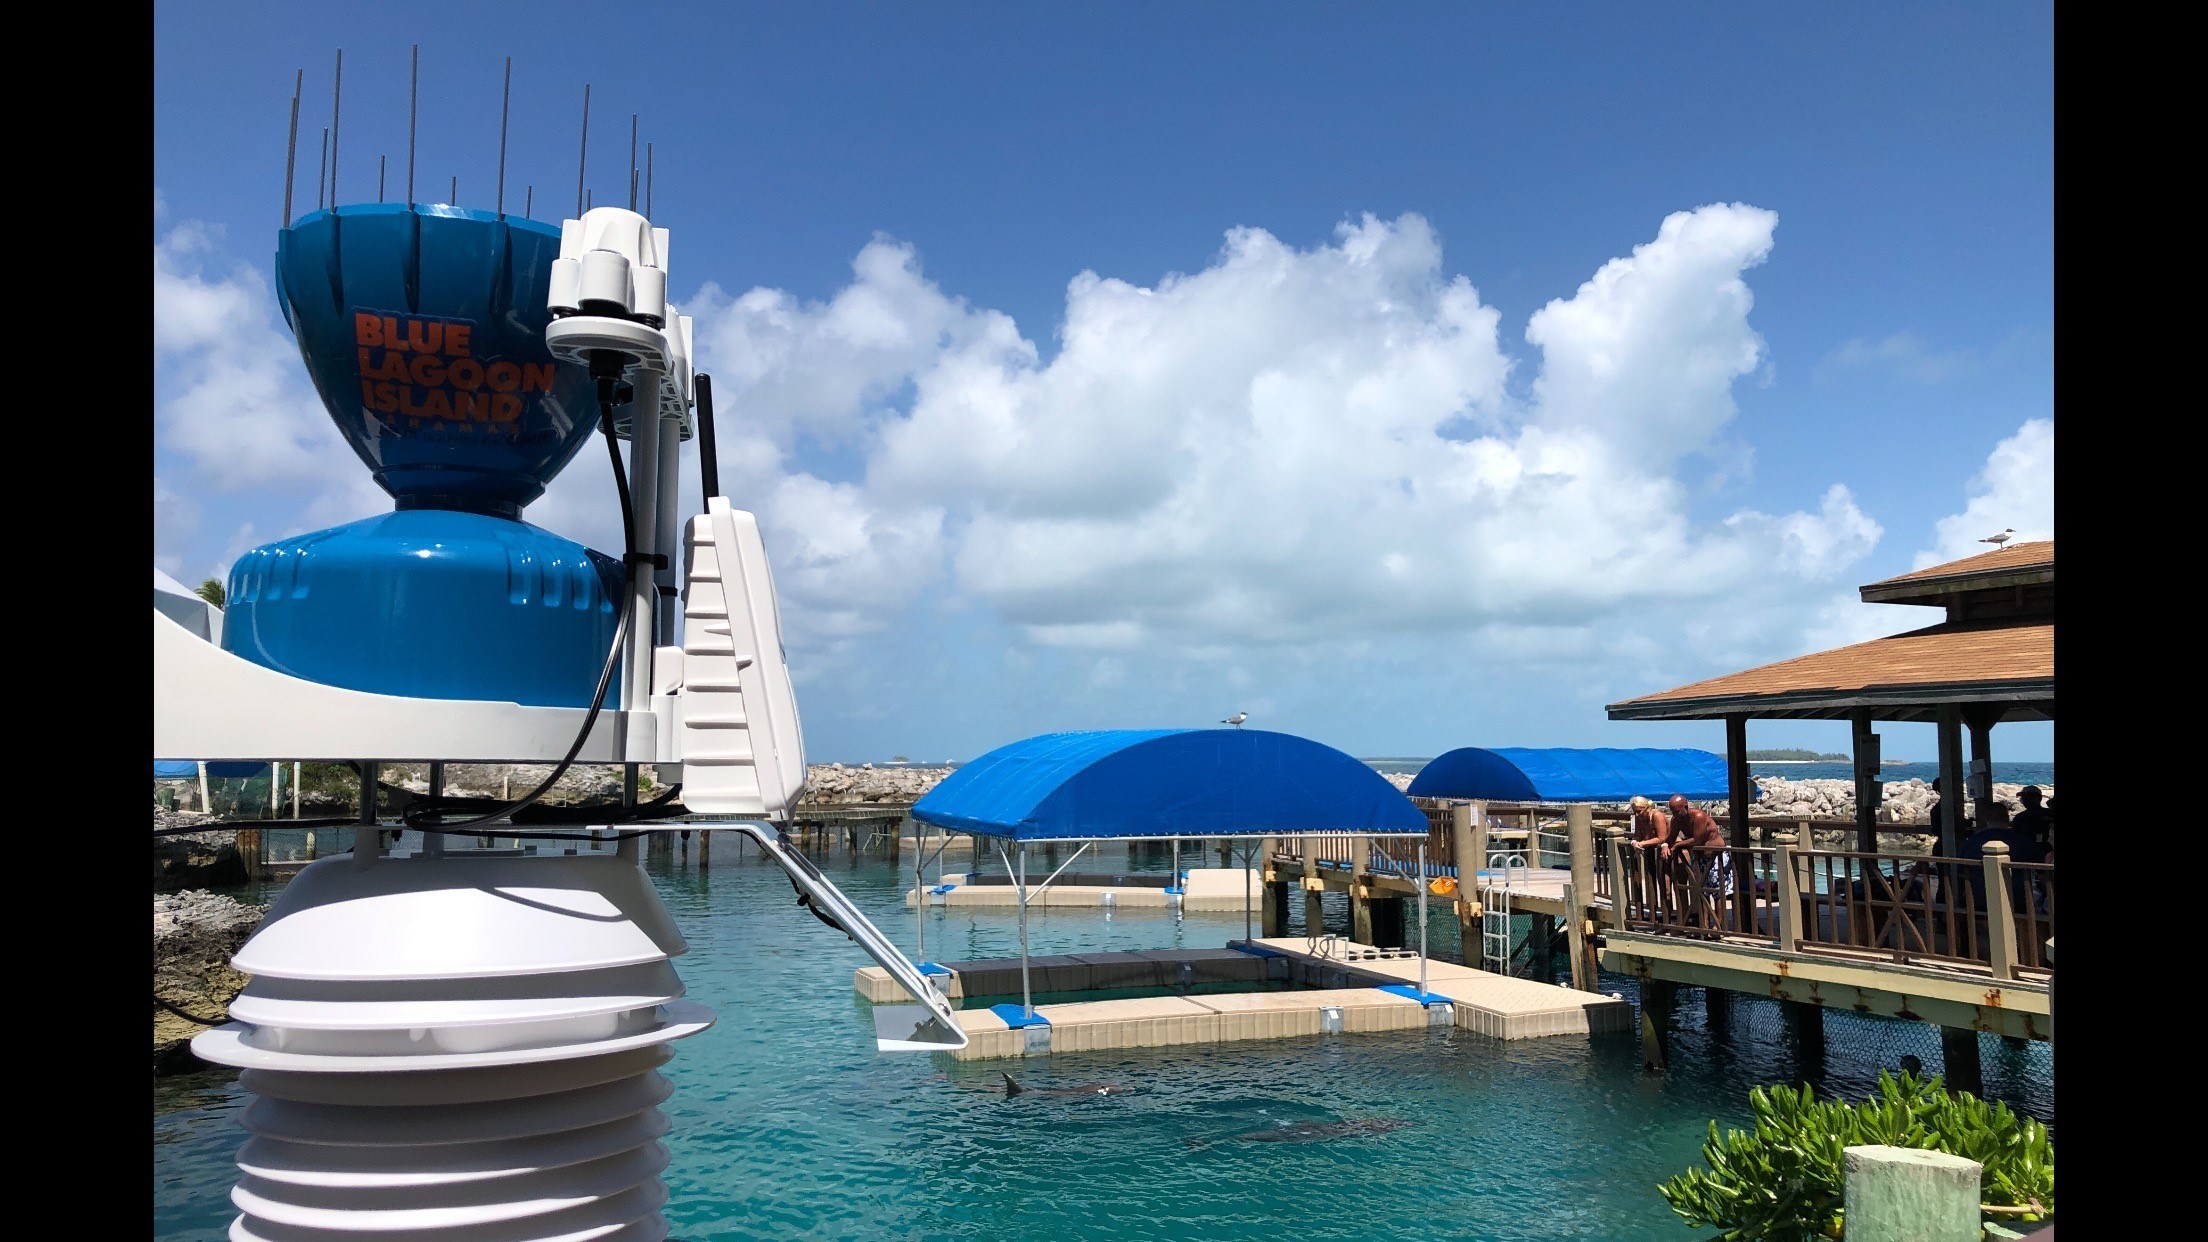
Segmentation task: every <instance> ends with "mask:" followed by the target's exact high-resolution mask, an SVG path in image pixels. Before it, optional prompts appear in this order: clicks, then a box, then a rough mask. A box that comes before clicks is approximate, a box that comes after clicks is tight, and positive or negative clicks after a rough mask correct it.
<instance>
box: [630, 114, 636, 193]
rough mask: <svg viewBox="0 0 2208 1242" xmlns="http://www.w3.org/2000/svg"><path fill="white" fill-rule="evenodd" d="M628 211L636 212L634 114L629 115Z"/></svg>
mask: <svg viewBox="0 0 2208 1242" xmlns="http://www.w3.org/2000/svg"><path fill="white" fill-rule="evenodd" d="M629 210H630V211H635V210H636V114H635V113H634V112H631V113H630V114H629Z"/></svg>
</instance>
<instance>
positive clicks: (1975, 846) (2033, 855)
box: [1961, 802, 2045, 910]
mask: <svg viewBox="0 0 2208 1242" xmlns="http://www.w3.org/2000/svg"><path fill="white" fill-rule="evenodd" d="M1995 841H1999V842H2000V843H2001V844H2003V845H2006V846H2008V847H2009V861H2010V862H2020V863H2036V862H2038V861H2040V859H2042V858H2044V857H2045V854H2044V852H2043V851H2042V850H2041V849H2040V845H2039V842H2037V841H2034V840H2032V839H2030V838H2029V837H2025V836H2023V835H2021V834H2019V833H2018V832H2017V831H2016V830H2015V829H2014V828H2012V827H2010V826H2009V808H2007V807H2006V806H2003V805H2002V804H2000V803H1998V802H1988V803H1987V804H1986V805H1985V808H1984V809H1983V810H1981V811H1979V812H1978V831H1976V832H1974V833H1971V834H1970V836H1969V838H1968V839H1967V840H1965V841H1964V842H1963V847H1962V850H1961V854H1962V856H1963V857H1964V858H1968V859H1973V860H1979V859H1983V858H1985V856H1986V846H1987V845H1988V844H1990V843H1992V842H1995ZM1964 875H1965V876H1966V877H1967V880H1968V883H1969V884H1970V891H1971V892H1972V893H1974V894H1976V895H1977V898H1978V908H1979V909H1981V910H1983V909H1985V906H1986V873H1985V869H1984V868H1982V867H1981V868H1969V869H1966V870H1965V872H1964ZM2010 883H2011V885H2012V886H2013V889H2014V894H2021V893H2023V892H2024V891H2025V887H2026V886H2025V884H2024V883H2023V877H2022V876H2021V875H2015V874H2012V875H2011V876H2010ZM2014 894H2012V896H2013V895H2014Z"/></svg>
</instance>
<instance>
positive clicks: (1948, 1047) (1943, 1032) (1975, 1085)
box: [1940, 1026, 1985, 1095]
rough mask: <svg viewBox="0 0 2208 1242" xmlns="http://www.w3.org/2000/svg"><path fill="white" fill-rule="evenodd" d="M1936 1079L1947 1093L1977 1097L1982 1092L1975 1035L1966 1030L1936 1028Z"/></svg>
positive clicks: (1972, 1031) (1981, 1073) (1949, 1027)
mask: <svg viewBox="0 0 2208 1242" xmlns="http://www.w3.org/2000/svg"><path fill="white" fill-rule="evenodd" d="M1940 1078H1941V1081H1942V1082H1944V1083H1945V1084H1946V1086H1947V1089H1948V1090H1950V1091H1968V1092H1970V1093H1971V1094H1972V1095H1977V1094H1979V1093H1980V1092H1982V1091H1983V1090H1984V1089H1985V1084H1984V1072H1983V1068H1982V1066H1981V1064H1980V1062H1979V1059H1978V1032H1976V1031H1974V1030H1971V1029H1970V1028H1968V1027H1961V1028H1958V1027H1952V1026H1943V1027H1941V1028H1940Z"/></svg>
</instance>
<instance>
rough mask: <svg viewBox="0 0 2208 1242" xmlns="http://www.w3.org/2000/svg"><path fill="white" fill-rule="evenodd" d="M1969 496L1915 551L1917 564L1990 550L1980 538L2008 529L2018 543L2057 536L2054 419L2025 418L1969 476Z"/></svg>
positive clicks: (1925, 564)
mask: <svg viewBox="0 0 2208 1242" xmlns="http://www.w3.org/2000/svg"><path fill="white" fill-rule="evenodd" d="M1968 497H1969V499H1968V503H1966V504H1965V505H1964V507H1963V511H1962V512H1960V513H1956V514H1951V515H1949V516H1947V517H1944V518H1941V519H1940V520H1939V523H1938V524H1937V525H1936V526H1935V527H1934V528H1933V541H1932V546H1931V547H1930V548H1927V549H1926V550H1924V551H1922V552H1919V553H1918V554H1917V558H1916V565H1915V567H1916V568H1918V569H1923V568H1924V567H1926V566H1928V565H1938V564H1941V563H1943V562H1946V561H1952V560H1957V559H1960V558H1962V557H1965V556H1974V555H1976V554H1978V553H1980V552H1985V551H1990V550H1991V546H1990V545H1988V544H1984V543H1980V542H1979V540H1981V539H1984V538H1985V537H1986V536H1988V535H1997V534H2000V533H2001V532H2002V531H2003V530H2004V529H2006V528H2009V527H2015V528H2016V535H2015V541H2016V542H2018V543H2022V542H2025V541H2027V540H2034V539H2052V538H2054V537H2055V420H2053V419H2051V418H2034V419H2028V420H2026V421H2025V423H2024V425H2023V426H2021V427H2018V428H2017V429H2016V432H2015V434H2013V435H2011V436H2009V437H2008V438H2006V439H2004V440H2002V441H2001V442H2000V443H1999V444H1996V445H1995V446H1994V447H1993V452H1991V453H1990V454H1988V455H1987V457H1986V464H1985V466H1984V468H1982V469H1981V470H1979V472H1978V473H1977V475H1976V476H1974V477H1973V478H1972V479H1971V480H1970V485H1969V492H1968Z"/></svg>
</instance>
